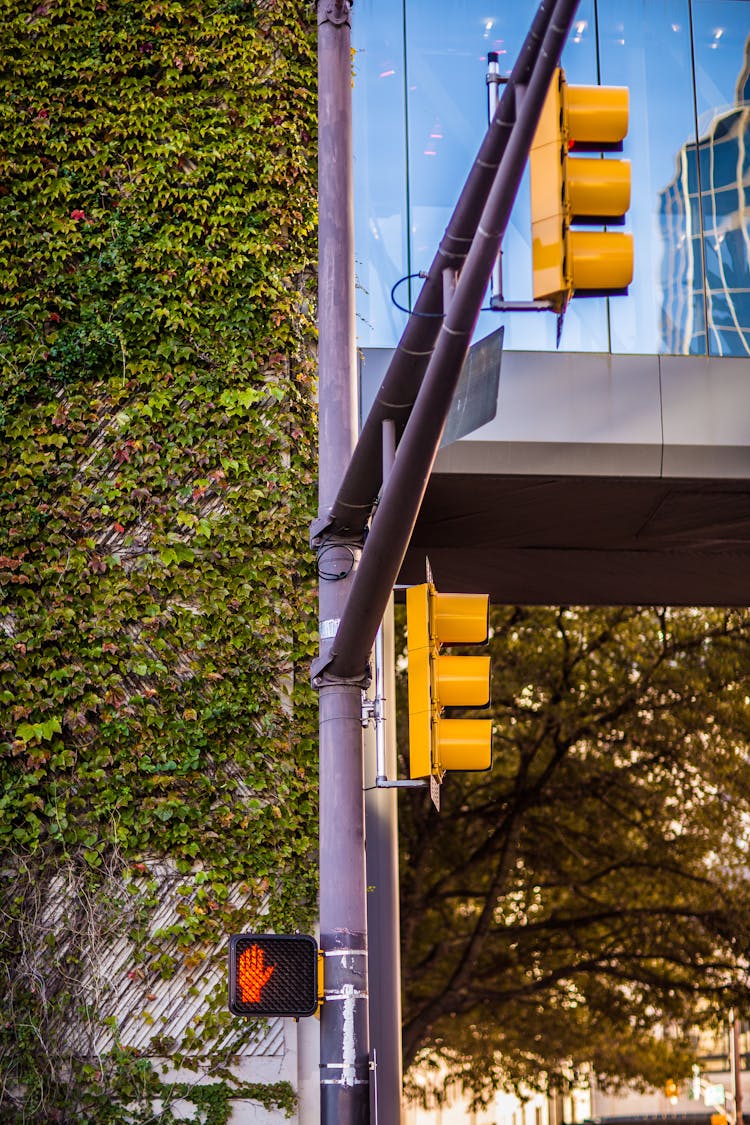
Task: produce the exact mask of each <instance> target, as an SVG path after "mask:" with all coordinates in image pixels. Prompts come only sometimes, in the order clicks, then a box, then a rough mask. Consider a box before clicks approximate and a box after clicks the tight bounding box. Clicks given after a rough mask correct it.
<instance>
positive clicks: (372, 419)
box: [321, 0, 556, 534]
mask: <svg viewBox="0 0 750 1125" xmlns="http://www.w3.org/2000/svg"><path fill="white" fill-rule="evenodd" d="M555 4H556V0H542V2H541V3H540V5H539V8H538V9H537V12H536V15H535V16H534V20H533V22H532V25H531V28H530V30H529V33H528V35H527V36H526V39H525V40H524V43H523V46H522V47H521V50H520V52H519V55H518V58H517V60H516V63H515V65H514V67H513V69H512V71H511V75H510V78H509V79H508V82H507V84H506V86H505V88H504V90H503V94H502V97H501V98H500V101H499V103H498V108H497V112H496V113H495V116H494V118H493V120H492V122H491V124H490V126H489V128H488V129H487V132H486V134H485V137H484V140H483V141H482V144H481V146H480V148H479V151H478V153H477V156H476V159H475V161H474V164H473V166H472V168H471V170H470V172H469V175H468V177H467V179H466V183H465V184H464V187H463V189H462V191H461V194H460V196H459V199H458V203H457V204H456V207H455V209H454V211H453V214H452V215H451V217H450V220H449V221H448V226H447V227H446V230H445V234H444V235H443V238H442V240H441V242H440V246H439V247H438V251H437V253H436V255H435V258H434V260H433V262H432V265H431V266H430V269H429V271H428V273H427V277H426V280H425V283H424V285H423V286H422V289H421V291H420V293H419V296H418V297H417V300H416V303H415V306H414V311H413V313H412V315H411V316H410V317H409V320H408V322H407V325H406V327H405V329H404V332H403V334H402V336H401V339H400V341H399V343H398V345H397V347H396V350H395V352H394V355H393V358H392V360H391V363H390V365H389V367H388V370H387V372H386V374H385V377H384V379H383V382H382V384H381V386H380V389H379V391H378V393H377V395H376V396H375V401H374V402H373V405H372V408H371V410H370V413H369V415H368V417H367V419H366V420H365V423H364V425H363V427H362V432H361V434H360V437H359V441H358V442H357V446H356V449H355V451H354V455H353V457H352V460H351V462H350V463H349V465H348V467H347V469H346V473H345V474H344V478H343V480H342V482H341V487H340V489H339V491H338V494H337V496H336V498H335V501H334V502H333V504H332V506H331V508H330V511H329V513H328V517H329V519H328V522H329V523H330V525H331V527H332V528H333V529H334V530H336V531H341V532H351V533H353V534H358V533H361V532H362V531H363V529H364V528H365V526H366V524H367V521H368V520H369V518H370V513H371V511H372V508H373V505H374V503H375V500H376V498H377V494H378V491H379V489H380V486H381V483H382V479H383V474H382V461H381V448H380V442H381V428H380V427H381V423H382V422H383V419H384V418H392V419H394V421H395V423H396V428H397V434H398V435H400V434H401V432H402V431H403V429H404V426H405V425H406V422H407V421H408V418H409V414H410V412H411V409H412V406H413V404H414V401H415V399H416V396H417V392H418V390H419V387H420V385H421V383H422V380H423V378H424V373H425V371H426V368H427V364H428V362H429V359H430V356H431V355H432V353H433V350H434V347H435V341H436V339H437V337H438V333H439V331H440V327H441V324H442V312H443V271H444V270H445V269H446V268H451V269H454V270H459V271H460V270H461V268H462V265H463V263H464V261H465V259H466V255H467V253H468V251H469V247H470V246H471V242H472V239H473V238H474V235H475V233H476V230H477V224H478V221H479V216H480V215H481V213H482V209H483V208H484V206H485V203H486V201H487V198H488V196H489V193H490V190H491V188H492V185H493V183H494V181H495V176H496V173H497V170H498V168H499V166H500V163H501V161H502V159H503V154H504V153H505V149H506V146H507V144H508V139H509V137H510V135H511V129H512V126H513V123H514V121H515V118H516V87H517V86H522V85H524V84H525V83H526V82H527V81H528V79H529V75H530V74H531V71H532V68H533V66H534V63H535V60H536V58H537V55H538V54H539V51H540V45H541V43H542V41H543V39H544V36H545V35H546V33H547V30H548V28H549V26H550V25H551V23H552V22H553V14H554V10H555ZM321 515H322V510H321Z"/></svg>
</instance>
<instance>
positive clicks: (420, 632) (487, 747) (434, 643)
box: [406, 582, 492, 778]
mask: <svg viewBox="0 0 750 1125" xmlns="http://www.w3.org/2000/svg"><path fill="white" fill-rule="evenodd" d="M488 613H489V596H488V595H487V594H439V593H438V592H437V590H436V589H435V587H434V586H433V585H432V583H429V582H425V583H423V584H422V585H421V586H413V587H411V588H410V589H409V590H407V593H406V617H407V631H408V636H407V656H408V680H409V776H410V777H427V776H429V775H430V774H433V775H435V776H436V777H438V778H441V777H442V776H443V774H444V773H445V771H446V770H485V769H489V767H490V764H491V759H492V721H491V720H490V719H453V718H444V717H443V714H442V712H443V709H444V708H445V707H484V706H485V705H486V704H487V703H489V701H490V658H489V656H451V655H446V654H444V653H442V652H441V649H442V646H443V645H444V644H477V643H482V642H484V641H486V640H487V635H488Z"/></svg>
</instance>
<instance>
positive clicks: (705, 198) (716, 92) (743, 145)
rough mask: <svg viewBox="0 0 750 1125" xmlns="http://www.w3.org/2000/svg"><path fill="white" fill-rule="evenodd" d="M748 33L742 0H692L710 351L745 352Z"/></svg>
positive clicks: (749, 237) (748, 322) (749, 342)
mask: <svg viewBox="0 0 750 1125" xmlns="http://www.w3.org/2000/svg"><path fill="white" fill-rule="evenodd" d="M749 32H750V4H748V3H747V0H693V40H694V53H695V83H696V91H697V107H698V136H699V145H700V173H701V202H702V206H703V216H704V220H703V221H704V225H705V228H706V247H705V252H706V261H707V280H708V286H709V291H708V293H707V304H708V328H709V330H708V341H709V350H710V352H711V353H712V354H714V355H735V356H738V355H750V257H749V254H748V250H749V247H750V230H749V229H748V222H749V218H748V214H747V210H746V202H745V193H744V189H743V188H742V187H741V186H740V185H741V184H742V180H743V179H744V176H745V172H746V169H747V166H748V164H747V160H748V158H747V152H748V148H749V147H750V117H749V115H748V110H747V107H746V106H744V107H743V102H746V101H747V100H748V97H750V68H749V64H748V52H749V50H750V36H749V34H748V33H749ZM709 262H710V267H709V265H708V263H709Z"/></svg>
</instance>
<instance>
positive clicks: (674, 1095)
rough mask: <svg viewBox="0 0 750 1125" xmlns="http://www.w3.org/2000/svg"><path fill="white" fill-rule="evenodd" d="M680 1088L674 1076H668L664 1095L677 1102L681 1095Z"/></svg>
mask: <svg viewBox="0 0 750 1125" xmlns="http://www.w3.org/2000/svg"><path fill="white" fill-rule="evenodd" d="M679 1093H680V1091H679V1089H678V1086H677V1083H676V1082H675V1080H674V1078H668V1079H667V1081H666V1082H665V1083H664V1096H665V1097H667V1098H669V1100H670V1101H671V1102H676V1101H677V1099H678V1097H679Z"/></svg>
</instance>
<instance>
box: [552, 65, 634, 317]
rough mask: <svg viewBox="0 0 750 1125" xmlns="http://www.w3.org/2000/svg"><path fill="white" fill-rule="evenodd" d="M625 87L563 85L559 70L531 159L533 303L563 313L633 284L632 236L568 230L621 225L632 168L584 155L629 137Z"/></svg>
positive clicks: (556, 72)
mask: <svg viewBox="0 0 750 1125" xmlns="http://www.w3.org/2000/svg"><path fill="white" fill-rule="evenodd" d="M628 103H629V95H628V90H627V88H626V87H624V86H569V85H568V84H567V82H566V81H565V74H564V72H563V71H562V70H561V69H560V68H559V67H558V69H557V70H556V71H555V74H554V76H553V79H552V84H551V86H550V89H549V92H548V94H547V98H546V101H545V103H544V108H543V109H542V114H541V117H540V119H539V125H538V127H537V131H536V135H535V137H534V141H533V143H532V146H531V152H530V171H531V235H532V266H533V285H534V298H535V299H537V300H549V301H551V302H552V303H553V304H554V305H555V306H556V307H557V309H558V311H560V312H562V311H563V310H564V309H565V306H566V305H567V303H568V301H569V300H570V298H571V297H573V296H576V295H580V296H586V295H592V294H603V293H609V294H612V293H621V292H623V291H625V290H626V289H627V287H628V285H629V284H630V282H631V281H632V280H633V237H632V235H630V234H625V233H623V232H622V231H611V230H607V231H592V230H578V229H573V227H574V226H575V224H582V223H583V224H591V223H594V224H597V225H600V226H603V225H605V224H611V223H622V222H623V220H624V217H625V213H626V212H627V210H628V208H629V207H630V163H629V161H627V160H614V159H611V158H607V157H604V156H597V157H591V156H582V155H579V154H580V153H581V152H590V151H592V150H599V151H601V152H604V151H607V150H610V149H613V148H619V147H621V145H622V141H623V139H624V137H625V135H626V134H627V131H628Z"/></svg>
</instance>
